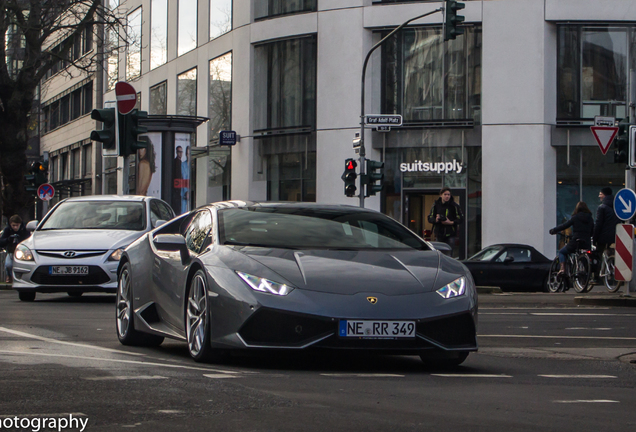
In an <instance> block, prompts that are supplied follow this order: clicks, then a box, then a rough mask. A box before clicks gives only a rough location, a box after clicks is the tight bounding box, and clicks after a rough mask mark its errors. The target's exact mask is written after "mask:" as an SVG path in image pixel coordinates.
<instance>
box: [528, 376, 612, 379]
mask: <svg viewBox="0 0 636 432" xmlns="http://www.w3.org/2000/svg"><path fill="white" fill-rule="evenodd" d="M537 376H540V377H544V378H582V379H595V378H599V379H605V378H618V377H616V376H614V375H537Z"/></svg>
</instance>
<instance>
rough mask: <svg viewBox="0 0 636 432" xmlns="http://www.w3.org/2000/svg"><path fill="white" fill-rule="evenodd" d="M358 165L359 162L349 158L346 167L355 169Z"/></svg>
mask: <svg viewBox="0 0 636 432" xmlns="http://www.w3.org/2000/svg"><path fill="white" fill-rule="evenodd" d="M357 166H358V163H357V162H356V161H354V160H353V159H347V160H346V161H345V169H348V170H355V169H356V167H357Z"/></svg>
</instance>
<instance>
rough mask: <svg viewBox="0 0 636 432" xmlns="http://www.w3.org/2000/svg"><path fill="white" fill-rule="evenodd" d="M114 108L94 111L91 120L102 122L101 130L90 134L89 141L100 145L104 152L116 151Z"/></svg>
mask: <svg viewBox="0 0 636 432" xmlns="http://www.w3.org/2000/svg"><path fill="white" fill-rule="evenodd" d="M116 115H117V114H116V111H115V108H104V109H94V110H93V111H91V118H92V119H93V120H97V121H100V122H102V129H101V130H94V131H92V132H91V140H93V141H99V142H101V143H102V147H103V149H104V150H107V151H108V150H110V151H116V150H117V135H116V134H117V131H116V130H115V116H116Z"/></svg>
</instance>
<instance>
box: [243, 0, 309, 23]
mask: <svg viewBox="0 0 636 432" xmlns="http://www.w3.org/2000/svg"><path fill="white" fill-rule="evenodd" d="M316 3H317V1H316V0H254V18H256V19H261V18H270V17H274V16H279V15H289V14H294V13H300V12H314V11H316Z"/></svg>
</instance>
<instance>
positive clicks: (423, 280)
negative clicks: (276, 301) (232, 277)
mask: <svg viewBox="0 0 636 432" xmlns="http://www.w3.org/2000/svg"><path fill="white" fill-rule="evenodd" d="M241 252H242V253H244V254H246V255H247V256H249V257H250V258H252V259H254V260H256V261H258V262H259V263H261V264H262V265H264V266H266V267H268V268H269V269H271V270H272V271H274V272H275V273H277V274H279V275H281V276H282V277H283V278H285V279H286V280H287V281H289V282H290V283H291V284H292V285H294V286H295V287H297V288H300V289H307V290H311V291H319V292H325V293H334V294H344V295H353V294H356V293H359V292H365V293H381V294H384V295H408V294H418V293H422V292H430V291H432V290H433V289H434V288H435V285H436V280H437V278H438V273H439V265H440V255H439V253H438V252H437V251H334V250H329V251H325V250H318V251H316V250H314V251H290V250H282V249H266V248H244V249H243V250H242V251H241ZM279 282H283V281H279Z"/></svg>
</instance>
